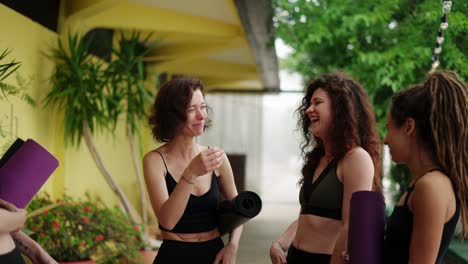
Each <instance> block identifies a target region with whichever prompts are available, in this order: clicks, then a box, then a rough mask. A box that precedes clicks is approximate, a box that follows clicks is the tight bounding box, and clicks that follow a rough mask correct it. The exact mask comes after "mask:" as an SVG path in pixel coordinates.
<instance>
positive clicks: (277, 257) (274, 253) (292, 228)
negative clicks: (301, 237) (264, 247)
mask: <svg viewBox="0 0 468 264" xmlns="http://www.w3.org/2000/svg"><path fill="white" fill-rule="evenodd" d="M297 225H298V220H297V219H296V220H295V221H294V222H292V223H291V224H290V225H289V226H288V228H287V229H286V231H284V232H283V234H281V236H280V238H279V239H278V240H276V241H275V242H273V244H271V247H270V259H271V263H273V264H281V263H286V254H285V252H286V250H288V247H289V246H290V245H291V243H292V241H293V239H294V237H295V236H296V231H297Z"/></svg>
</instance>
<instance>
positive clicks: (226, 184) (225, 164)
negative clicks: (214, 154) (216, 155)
mask: <svg viewBox="0 0 468 264" xmlns="http://www.w3.org/2000/svg"><path fill="white" fill-rule="evenodd" d="M217 174H218V176H219V183H220V191H221V195H222V196H223V197H225V198H226V199H228V200H231V199H233V198H234V197H236V196H237V194H238V193H237V188H236V184H235V182H234V173H233V172H232V168H231V163H230V162H229V159H228V158H227V155H226V154H223V157H222V164H221V166H220V168H219V169H218V172H217ZM242 229H243V227H242V226H239V227H237V228H236V229H234V230H233V231H232V232H231V233H230V234H229V241H228V243H227V245H226V246H225V247H224V248H223V249H222V250H221V251H220V252H219V253H218V255H217V256H216V259H215V262H214V263H215V264H216V263H219V262H220V261H221V260H222V263H223V264H229V263H236V254H237V249H238V248H239V241H240V237H241V234H242Z"/></svg>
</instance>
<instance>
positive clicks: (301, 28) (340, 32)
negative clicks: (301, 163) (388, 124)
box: [273, 0, 468, 196]
mask: <svg viewBox="0 0 468 264" xmlns="http://www.w3.org/2000/svg"><path fill="white" fill-rule="evenodd" d="M273 5H274V8H275V16H274V18H273V23H274V25H275V27H276V36H277V37H278V38H281V39H282V40H283V41H284V42H285V43H286V44H287V45H289V46H291V47H292V48H293V50H294V52H293V53H292V54H291V55H290V56H289V57H288V58H286V59H285V60H283V61H282V62H281V65H282V66H283V67H286V68H287V69H289V70H291V71H294V72H298V73H299V74H301V75H302V77H303V78H304V80H305V81H308V80H309V79H311V78H312V77H315V76H317V75H319V74H321V73H324V72H329V71H335V70H339V69H340V70H344V71H345V72H347V73H348V74H350V75H352V76H354V77H355V78H356V79H357V80H359V81H360V82H361V83H362V84H363V85H364V87H365V88H366V89H367V92H368V94H369V96H370V98H371V100H372V103H373V105H374V110H375V113H376V118H377V122H378V131H379V135H380V136H381V137H382V138H383V136H384V134H385V119H386V118H385V117H386V113H387V109H388V105H389V102H390V99H391V97H392V95H393V94H394V93H395V92H397V91H399V90H402V89H404V88H406V87H408V86H409V85H411V84H415V83H418V82H421V81H423V80H424V79H425V77H426V74H427V72H428V71H429V69H430V68H431V63H432V51H433V49H434V47H435V43H436V36H437V30H438V29H439V26H440V17H441V15H442V2H441V1H433V0H418V1H415V0H410V1H407V0H378V1H363V0H350V1H341V0H327V1H322V0H273ZM467 14H468V2H466V1H453V5H452V11H451V12H450V13H449V14H448V22H449V28H448V29H447V30H446V31H445V33H444V38H445V42H444V43H443V44H442V49H443V51H442V54H441V56H440V58H439V59H440V65H441V67H443V68H444V69H449V70H454V71H455V72H457V73H458V74H459V75H460V76H461V78H462V79H467V77H468V64H467V63H466V62H467V61H468V60H467V54H468V45H467V43H468V32H467V29H468V18H467ZM408 175H409V172H408V171H407V170H404V169H402V168H401V167H394V168H393V169H392V171H391V173H390V177H391V178H392V180H393V184H394V185H393V188H394V190H395V191H397V194H396V195H397V196H398V195H399V194H400V192H401V191H404V190H401V189H398V187H399V186H402V187H406V186H407V183H408V181H407V179H408V177H409V176H408Z"/></svg>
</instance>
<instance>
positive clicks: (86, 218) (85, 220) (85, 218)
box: [83, 216, 89, 224]
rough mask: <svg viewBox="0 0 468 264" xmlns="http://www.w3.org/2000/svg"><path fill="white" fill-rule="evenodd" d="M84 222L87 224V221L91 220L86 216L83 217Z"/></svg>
mask: <svg viewBox="0 0 468 264" xmlns="http://www.w3.org/2000/svg"><path fill="white" fill-rule="evenodd" d="M83 222H85V224H87V223H88V222H89V219H88V217H86V216H85V217H83Z"/></svg>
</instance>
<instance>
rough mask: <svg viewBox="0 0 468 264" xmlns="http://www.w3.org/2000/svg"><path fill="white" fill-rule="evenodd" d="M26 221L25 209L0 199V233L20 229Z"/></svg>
mask: <svg viewBox="0 0 468 264" xmlns="http://www.w3.org/2000/svg"><path fill="white" fill-rule="evenodd" d="M25 222H26V211H25V210H23V209H18V208H17V207H16V206H15V205H13V204H12V203H9V202H7V201H5V200H3V199H0V233H11V232H14V231H18V230H20V229H21V228H22V227H23V226H24V223H25Z"/></svg>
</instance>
